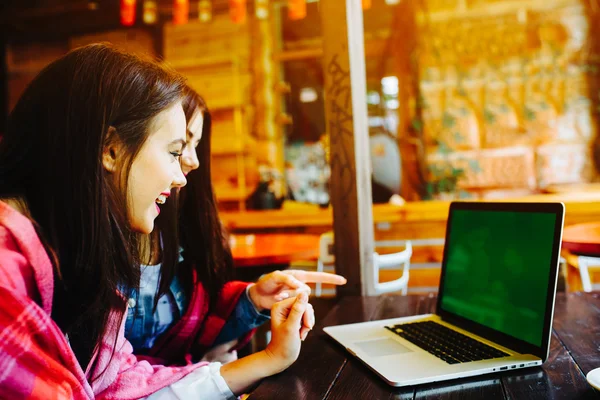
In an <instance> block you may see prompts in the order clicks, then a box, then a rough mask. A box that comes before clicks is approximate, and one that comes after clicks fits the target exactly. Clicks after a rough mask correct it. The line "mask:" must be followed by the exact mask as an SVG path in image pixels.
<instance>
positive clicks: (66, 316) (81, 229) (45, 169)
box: [0, 44, 185, 369]
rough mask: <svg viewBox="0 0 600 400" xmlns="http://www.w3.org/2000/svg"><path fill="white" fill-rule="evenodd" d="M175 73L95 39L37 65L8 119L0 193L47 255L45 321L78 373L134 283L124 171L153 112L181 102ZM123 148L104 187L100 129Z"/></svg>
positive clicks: (135, 241) (134, 237)
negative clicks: (19, 208)
mask: <svg viewBox="0 0 600 400" xmlns="http://www.w3.org/2000/svg"><path fill="white" fill-rule="evenodd" d="M184 85H185V83H184V80H183V78H182V77H181V76H179V75H178V74H175V73H173V72H170V71H167V70H166V69H164V68H163V67H161V66H159V65H158V64H156V63H154V62H151V61H147V60H142V59H140V58H138V57H136V56H133V55H130V54H127V53H123V52H120V51H118V50H115V49H114V48H112V47H110V46H107V45H103V44H95V45H89V46H85V47H81V48H79V49H76V50H73V51H71V52H69V53H68V54H66V55H65V56H63V57H61V58H60V59H58V60H57V61H55V62H53V63H52V64H50V65H49V66H48V67H46V68H45V69H44V70H43V71H42V72H41V73H40V74H39V75H38V76H37V77H36V78H35V80H34V81H33V82H32V83H31V84H30V85H29V87H28V88H27V89H26V90H25V92H24V94H23V95H22V97H21V98H20V100H19V102H18V103H17V105H16V106H15V108H14V110H13V111H12V113H11V114H10V116H9V118H8V124H7V125H8V126H7V130H6V134H5V135H4V138H3V140H2V141H1V142H0V197H1V198H11V197H15V198H21V199H24V200H25V203H26V205H27V206H28V209H29V212H30V215H31V218H32V220H33V221H34V224H35V225H36V226H37V229H38V232H39V234H40V237H41V239H42V241H43V242H44V243H45V245H46V246H47V247H48V248H49V249H51V250H52V251H53V252H54V253H55V254H56V255H57V260H58V261H57V262H56V265H55V266H54V267H55V289H54V305H53V309H52V318H53V319H54V321H55V322H56V323H57V324H58V326H59V327H60V328H61V329H62V331H63V332H65V333H66V334H68V337H69V340H70V344H71V347H72V349H73V351H74V352H75V355H76V356H77V359H78V361H79V363H80V365H81V366H82V368H83V369H85V368H86V366H87V364H88V363H89V361H90V359H91V356H92V354H93V352H94V349H95V348H96V346H97V345H98V344H99V343H100V342H101V339H102V337H103V335H104V333H105V329H106V326H107V322H108V316H109V313H110V312H111V310H114V309H116V310H118V311H120V312H122V313H123V312H124V311H125V299H124V297H122V296H120V295H119V294H118V290H123V289H124V288H126V289H127V288H137V287H138V286H139V280H140V268H139V254H138V246H139V235H138V234H137V233H135V232H133V231H132V230H131V228H130V225H129V223H128V220H127V195H126V193H127V177H128V176H129V170H130V168H131V164H132V162H133V160H134V158H135V156H136V155H137V153H138V152H139V150H140V148H141V147H142V145H143V144H144V142H145V141H146V139H147V137H148V134H149V126H150V124H151V123H152V122H153V120H154V118H155V117H156V115H157V114H159V113H160V112H161V111H163V110H165V109H167V108H168V107H170V106H172V105H173V104H175V103H176V102H177V101H180V100H181V95H182V89H183V87H184ZM109 131H111V132H113V133H115V134H116V135H117V137H118V139H119V140H120V141H121V142H122V143H123V144H124V145H125V148H126V153H127V154H126V157H125V159H124V160H122V162H121V165H120V168H119V172H118V173H119V176H121V177H123V179H122V181H121V182H122V184H120V185H114V184H112V183H111V182H112V180H111V179H110V178H109V174H108V173H107V172H106V170H105V169H104V168H103V164H102V153H103V149H104V146H105V145H106V144H107V140H108V134H107V132H109Z"/></svg>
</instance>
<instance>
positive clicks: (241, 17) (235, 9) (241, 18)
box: [229, 0, 246, 24]
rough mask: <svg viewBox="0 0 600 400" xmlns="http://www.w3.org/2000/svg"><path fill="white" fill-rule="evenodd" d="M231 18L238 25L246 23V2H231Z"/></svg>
mask: <svg viewBox="0 0 600 400" xmlns="http://www.w3.org/2000/svg"><path fill="white" fill-rule="evenodd" d="M229 16H230V17H231V20H232V21H233V22H235V23H236V24H243V23H244V22H246V0H229Z"/></svg>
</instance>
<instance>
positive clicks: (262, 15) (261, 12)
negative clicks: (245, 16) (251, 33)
mask: <svg viewBox="0 0 600 400" xmlns="http://www.w3.org/2000/svg"><path fill="white" fill-rule="evenodd" d="M254 15H256V18H258V19H267V18H268V17H269V0H255V1H254Z"/></svg>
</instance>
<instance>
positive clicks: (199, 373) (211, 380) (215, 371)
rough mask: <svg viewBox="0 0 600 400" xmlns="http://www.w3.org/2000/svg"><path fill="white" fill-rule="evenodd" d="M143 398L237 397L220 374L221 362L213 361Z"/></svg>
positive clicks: (211, 399)
mask: <svg viewBox="0 0 600 400" xmlns="http://www.w3.org/2000/svg"><path fill="white" fill-rule="evenodd" d="M144 399H145V400H183V399H201V400H232V399H237V397H236V396H235V395H234V394H233V392H232V391H231V389H229V386H228V385H227V382H225V379H223V377H222V376H221V363H219V362H213V363H210V364H208V365H206V366H204V367H200V368H198V369H196V370H195V371H193V372H191V373H190V374H189V375H186V376H185V377H184V378H182V379H181V380H179V381H178V382H175V383H174V384H172V385H171V386H167V387H165V388H162V389H161V390H159V391H158V392H155V393H153V394H151V395H150V396H148V397H145V398H144Z"/></svg>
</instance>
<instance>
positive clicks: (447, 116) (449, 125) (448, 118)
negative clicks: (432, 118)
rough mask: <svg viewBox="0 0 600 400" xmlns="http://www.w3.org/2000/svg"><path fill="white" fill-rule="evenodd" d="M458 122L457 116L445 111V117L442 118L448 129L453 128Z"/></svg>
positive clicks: (443, 124)
mask: <svg viewBox="0 0 600 400" xmlns="http://www.w3.org/2000/svg"><path fill="white" fill-rule="evenodd" d="M455 124H456V118H454V116H452V115H450V114H448V113H444V118H443V119H442V126H443V127H444V128H446V129H451V128H452V127H454V125H455Z"/></svg>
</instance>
